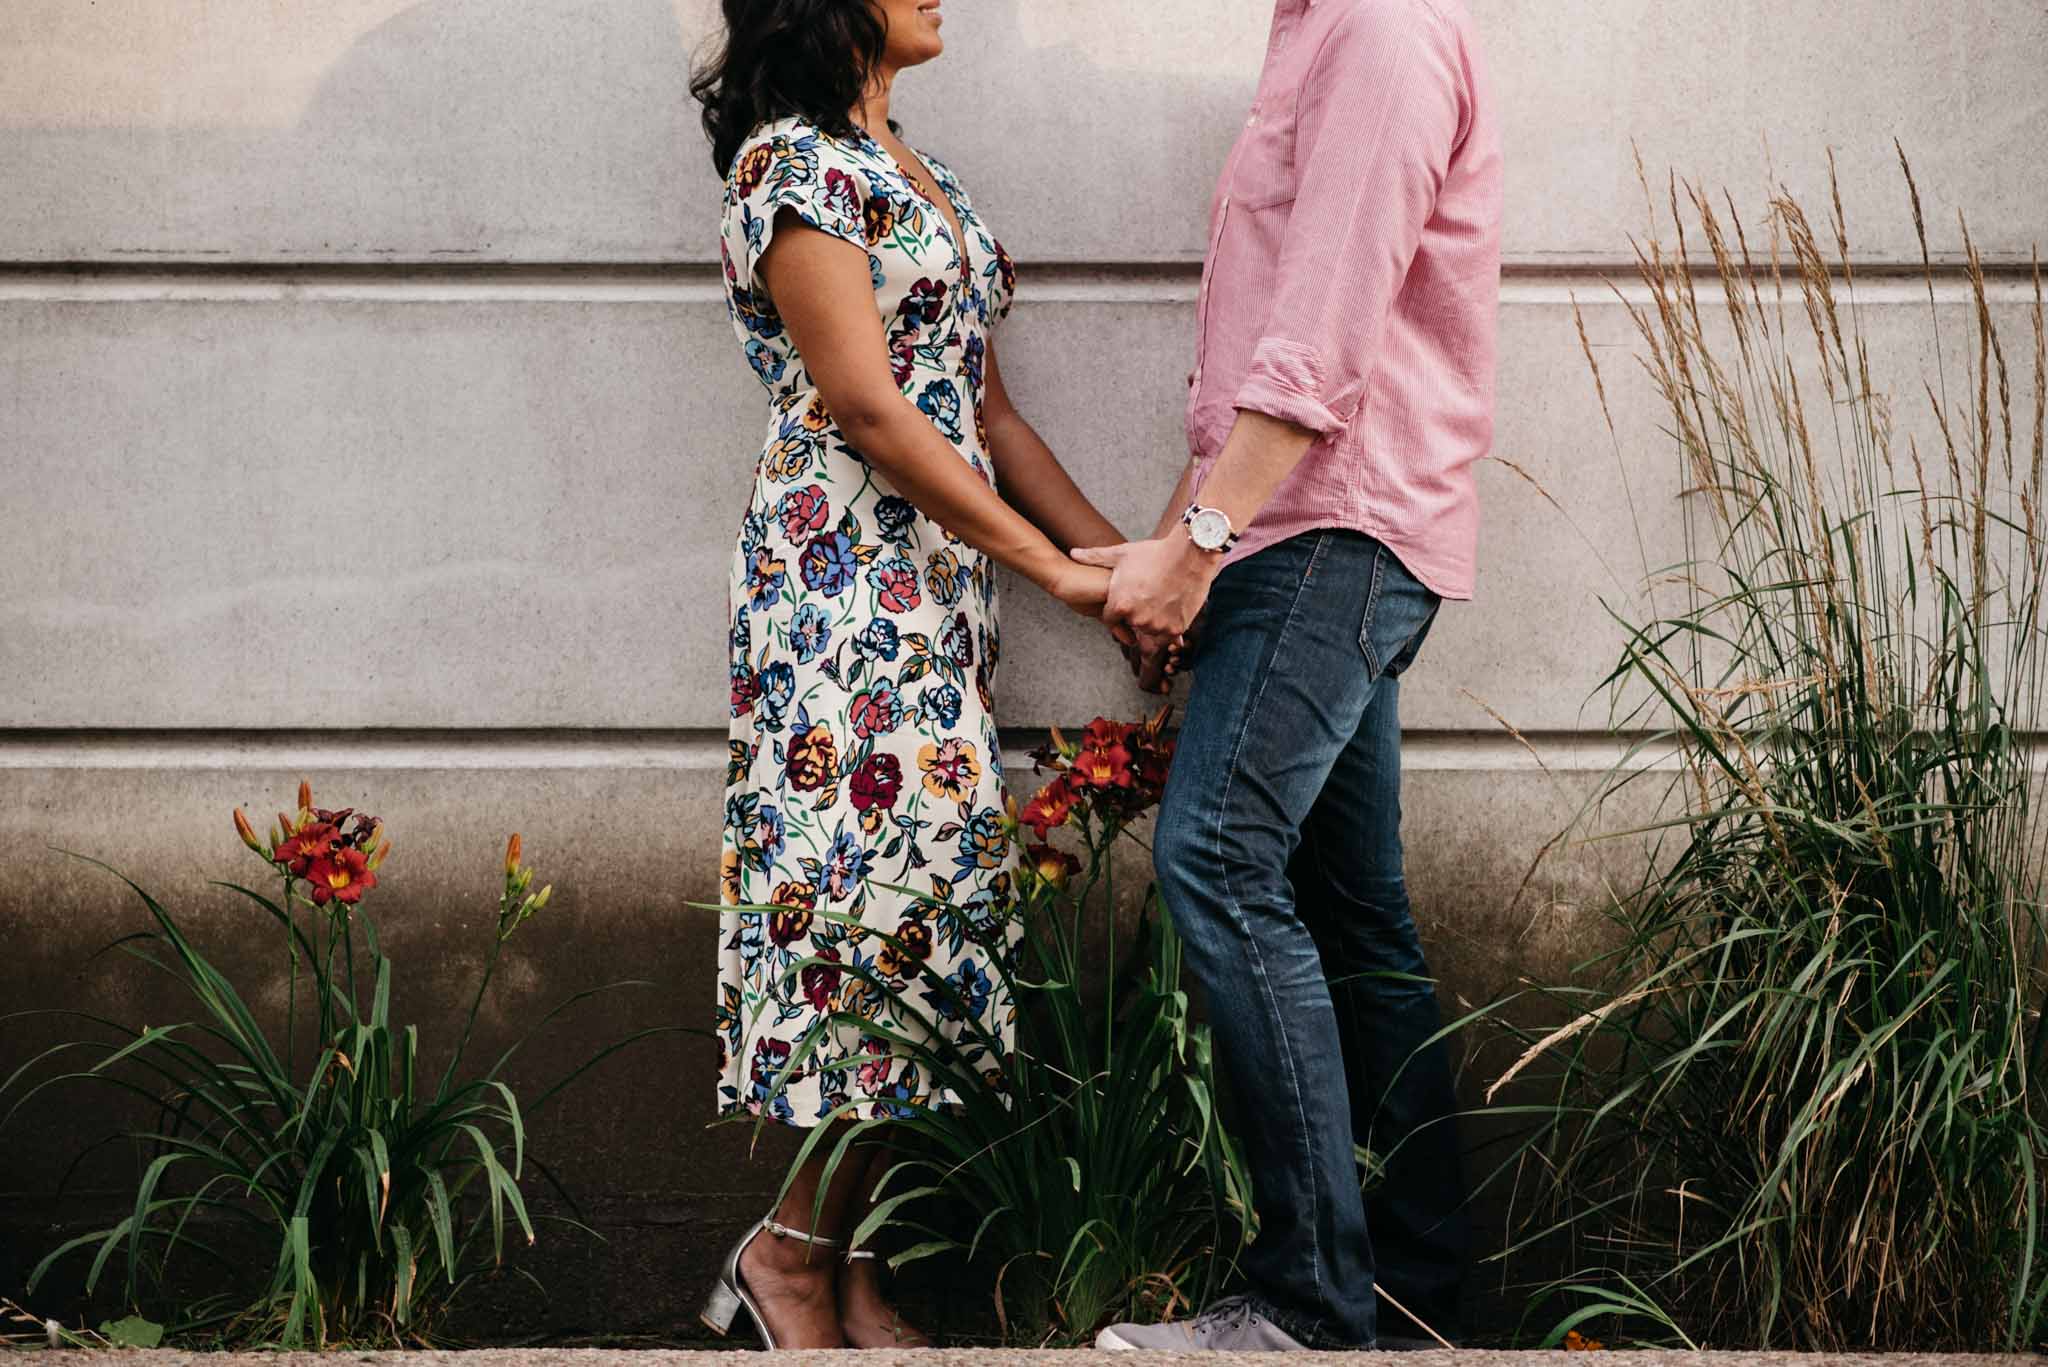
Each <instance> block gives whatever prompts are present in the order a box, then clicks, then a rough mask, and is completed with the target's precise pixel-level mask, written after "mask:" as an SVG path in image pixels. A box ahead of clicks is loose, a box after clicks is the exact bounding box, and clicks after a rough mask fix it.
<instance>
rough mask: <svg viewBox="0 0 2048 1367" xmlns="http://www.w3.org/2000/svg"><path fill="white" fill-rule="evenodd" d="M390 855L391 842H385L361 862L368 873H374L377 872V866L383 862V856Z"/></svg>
mask: <svg viewBox="0 0 2048 1367" xmlns="http://www.w3.org/2000/svg"><path fill="white" fill-rule="evenodd" d="M390 853H391V842H390V841H389V840H386V841H385V842H384V843H383V844H381V845H379V846H377V848H376V849H375V850H374V851H372V852H371V855H370V857H369V858H368V859H365V860H364V861H363V867H364V868H366V869H368V870H370V872H372V873H375V872H376V871H377V866H378V865H379V864H381V863H383V862H384V856H385V855H387V854H390Z"/></svg>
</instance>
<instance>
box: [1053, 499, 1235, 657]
mask: <svg viewBox="0 0 2048 1367" xmlns="http://www.w3.org/2000/svg"><path fill="white" fill-rule="evenodd" d="M1073 556H1074V559H1075V560H1077V561H1079V562H1080V563H1081V564H1083V565H1097V566H1101V567H1102V568H1104V569H1107V570H1109V571H1110V576H1109V598H1108V601H1107V602H1106V603H1104V605H1103V609H1102V620H1103V621H1104V622H1105V623H1107V624H1108V625H1109V628H1110V630H1111V631H1112V632H1116V633H1117V636H1118V639H1120V640H1121V639H1123V632H1119V631H1118V630H1117V629H1118V628H1120V627H1121V628H1123V629H1124V630H1125V631H1128V632H1129V633H1130V635H1132V636H1134V637H1136V644H1137V646H1138V648H1139V649H1140V650H1142V651H1144V652H1145V653H1146V654H1147V655H1150V654H1153V653H1155V652H1161V653H1163V652H1164V651H1165V650H1166V649H1167V648H1168V647H1169V646H1171V645H1172V644H1174V643H1175V642H1177V641H1179V640H1180V638H1181V637H1182V635H1183V634H1184V633H1185V632H1186V631H1187V629H1188V627H1189V626H1190V625H1191V624H1193V622H1194V620H1195V616H1196V614H1197V613H1199V612H1200V611H1201V610H1202V605H1203V604H1204V603H1206V602H1207V601H1208V598H1209V585H1210V584H1211V583H1212V582H1213V581H1214V580H1215V578H1216V572H1217V570H1218V569H1219V568H1221V566H1222V563H1223V557H1222V556H1221V555H1218V554H1216V553H1215V552H1213V551H1204V550H1200V549H1198V548H1197V547H1196V546H1195V544H1194V543H1193V542H1192V541H1190V540H1188V537H1187V533H1186V532H1185V531H1183V530H1181V529H1179V528H1175V529H1174V530H1173V531H1171V532H1169V533H1168V534H1167V535H1166V536H1163V537H1159V538H1157V539H1155V540H1151V541H1127V542H1125V543H1124V544H1123V545H1121V546H1103V547H1098V548H1092V549H1076V550H1075V551H1074V552H1073Z"/></svg>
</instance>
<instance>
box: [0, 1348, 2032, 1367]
mask: <svg viewBox="0 0 2048 1367" xmlns="http://www.w3.org/2000/svg"><path fill="white" fill-rule="evenodd" d="M1074 1355H1075V1354H1074V1352H1073V1351H1071V1350H1070V1351H1066V1352H1055V1351H1036V1352H1032V1351H1024V1350H1010V1349H1001V1348H924V1349H911V1350H889V1349H877V1350H872V1351H869V1352H851V1351H845V1350H841V1351H836V1352H813V1353H773V1354H762V1353H754V1352H742V1353H735V1352H725V1351H708V1350H707V1351H701V1352H696V1351H690V1350H688V1349H646V1350H620V1349H609V1348H530V1349H529V1348H493V1349H487V1350H482V1351H477V1352H463V1353H425V1352H409V1353H355V1352H340V1353H179V1352H169V1351H162V1350H159V1351H153V1352H135V1353H128V1354H124V1355H123V1362H124V1363H128V1364H131V1367H338V1364H342V1363H371V1364H376V1367H769V1364H770V1363H771V1362H772V1364H773V1367H886V1365H887V1364H890V1363H898V1362H900V1363H905V1364H911V1367H1055V1364H1058V1367H1072V1364H1070V1363H1068V1362H1067V1359H1070V1358H1072V1357H1074ZM80 1356H81V1354H80V1352H79V1351H78V1350H71V1351H67V1352H60V1353H51V1352H40V1351H38V1352H25V1353H20V1354H13V1353H10V1354H8V1355H7V1357H6V1359H5V1361H6V1363H7V1367H78V1362H79V1358H80ZM1115 1356H1116V1360H1117V1362H1118V1363H1119V1364H1121V1365H1122V1367H1141V1365H1143V1364H1151V1367H1160V1365H1161V1364H1168V1363H1173V1364H1194V1363H1200V1364H1202V1367H1274V1360H1275V1358H1276V1357H1277V1356H1279V1355H1276V1354H1273V1353H1119V1354H1116V1355H1115ZM1292 1356H1294V1357H1296V1358H1314V1359H1315V1360H1316V1361H1317V1362H1357V1363H1365V1362H1371V1363H1374V1364H1376V1365H1377V1367H1386V1364H1387V1362H1388V1357H1387V1355H1386V1354H1384V1353H1313V1354H1310V1353H1300V1354H1293V1355H1292ZM1539 1357H1540V1358H1542V1359H1543V1364H1538V1363H1537V1362H1536V1359H1537V1358H1539ZM2044 1361H2048V1359H2043V1358H2038V1357H2029V1356H2024V1355H2018V1354H2015V1355H2009V1356H2006V1355H1999V1354H1995V1353H1974V1354H1973V1353H1951V1354H1942V1353H1896V1354H1882V1355H1880V1354H1873V1353H1624V1352H1604V1353H1601V1354H1599V1355H1598V1356H1597V1357H1591V1356H1589V1355H1588V1354H1585V1353H1527V1352H1507V1351H1499V1350H1491V1349H1466V1350H1464V1351H1461V1352H1456V1353H1453V1352H1417V1353H1403V1354H1401V1355H1400V1357H1399V1358H1398V1359H1396V1362H1397V1364H1398V1367H1453V1364H1455V1367H1559V1364H1560V1363H1562V1362H1570V1363H1571V1364H1572V1367H1600V1364H1601V1363H1603V1362H1604V1363H1607V1364H1609V1367H2020V1364H2026V1367H2040V1364H2042V1363H2043V1362H2044Z"/></svg>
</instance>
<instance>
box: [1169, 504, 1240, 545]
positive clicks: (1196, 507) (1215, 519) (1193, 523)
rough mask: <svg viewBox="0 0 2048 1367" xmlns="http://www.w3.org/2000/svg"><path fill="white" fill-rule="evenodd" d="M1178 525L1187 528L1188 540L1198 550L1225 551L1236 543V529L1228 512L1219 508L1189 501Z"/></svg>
mask: <svg viewBox="0 0 2048 1367" xmlns="http://www.w3.org/2000/svg"><path fill="white" fill-rule="evenodd" d="M1180 525H1181V526H1183V527H1186V528H1187V529H1188V540H1190V541H1192V542H1194V543H1195V547H1196V549H1198V550H1204V551H1227V550H1229V549H1230V548H1231V547H1232V546H1235V545H1236V544H1237V538H1238V531H1237V529H1236V528H1235V527H1233V526H1231V525H1230V514H1228V513H1226V512H1224V511H1223V510H1222V509H1221V508H1205V507H1203V506H1202V505H1201V504H1199V503H1190V504H1189V505H1188V508H1187V511H1186V512H1184V513H1182V514H1181V515H1180Z"/></svg>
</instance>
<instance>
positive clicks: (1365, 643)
mask: <svg viewBox="0 0 2048 1367" xmlns="http://www.w3.org/2000/svg"><path fill="white" fill-rule="evenodd" d="M1386 554H1387V548H1386V547H1384V546H1381V545H1378V544H1375V545H1374V546H1373V548H1372V587H1371V588H1369V589H1368V590H1366V595H1365V616H1364V618H1363V619H1362V620H1360V622H1359V624H1358V648H1359V650H1360V651H1361V652H1362V653H1363V654H1364V655H1365V668H1366V672H1367V676H1368V677H1369V678H1371V679H1374V680H1377V679H1378V678H1379V676H1380V657H1379V652H1378V651H1376V650H1374V649H1373V648H1372V618H1373V613H1375V612H1377V611H1378V610H1379V605H1380V582H1381V574H1382V571H1383V570H1384V569H1385V566H1386V559H1385V557H1386Z"/></svg>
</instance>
